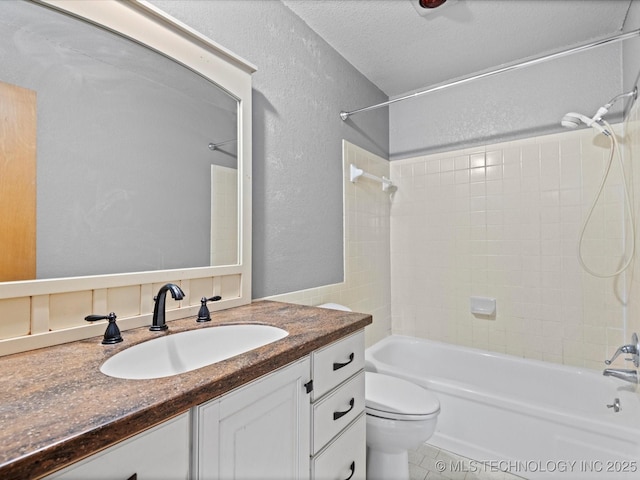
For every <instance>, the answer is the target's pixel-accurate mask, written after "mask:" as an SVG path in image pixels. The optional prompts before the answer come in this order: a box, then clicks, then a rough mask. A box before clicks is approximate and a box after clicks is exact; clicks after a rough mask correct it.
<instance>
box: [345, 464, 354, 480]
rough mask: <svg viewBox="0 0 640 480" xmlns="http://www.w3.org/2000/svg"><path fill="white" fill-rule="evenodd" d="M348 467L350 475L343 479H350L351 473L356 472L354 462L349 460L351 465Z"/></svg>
mask: <svg viewBox="0 0 640 480" xmlns="http://www.w3.org/2000/svg"><path fill="white" fill-rule="evenodd" d="M349 469H350V470H351V475H349V476H348V477H347V478H345V479H344V480H351V477H353V475H354V474H355V473H356V462H351V466H350V467H349Z"/></svg>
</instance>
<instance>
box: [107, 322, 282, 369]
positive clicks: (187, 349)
mask: <svg viewBox="0 0 640 480" xmlns="http://www.w3.org/2000/svg"><path fill="white" fill-rule="evenodd" d="M287 335H289V333H288V332H287V331H286V330H282V329H281V328H277V327H271V326H269V325H251V324H247V325H223V326H220V327H210V328H200V329H197V330H190V331H188V332H181V333H176V334H173V335H167V336H164V337H160V338H156V339H153V340H149V341H148V342H144V343H140V344H138V345H134V346H133V347H130V348H127V349H126V350H123V351H122V352H120V353H117V354H116V355H114V356H113V357H111V358H110V359H109V360H107V361H106V362H104V363H103V364H102V366H101V367H100V371H101V372H102V373H104V374H105V375H109V376H110V377H117V378H127V379H134V380H135V379H137V380H140V379H150V378H161V377H169V376H171V375H177V374H179V373H185V372H189V371H191V370H195V369H196V368H200V367H204V366H206V365H211V364H213V363H216V362H219V361H221V360H224V359H226V358H230V357H233V356H235V355H239V354H241V353H244V352H248V351H249V350H253V349H254V348H258V347H261V346H263V345H267V344H269V343H272V342H275V341H276V340H279V339H281V338H284V337H286V336H287Z"/></svg>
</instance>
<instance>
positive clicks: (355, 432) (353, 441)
mask: <svg viewBox="0 0 640 480" xmlns="http://www.w3.org/2000/svg"><path fill="white" fill-rule="evenodd" d="M365 425H366V419H365V414H364V413H363V414H361V415H360V417H359V418H358V419H357V420H356V421H355V422H353V424H352V425H351V426H350V427H349V428H347V429H346V430H345V431H344V432H343V433H342V434H341V435H340V436H339V437H338V438H336V439H335V441H333V443H331V444H329V446H328V447H327V448H326V449H325V450H323V451H322V452H321V453H320V454H319V455H317V456H316V457H315V458H314V459H313V461H312V462H313V463H312V465H311V477H312V478H313V479H315V480H347V479H349V480H365V477H366V461H367V447H366V442H365V435H366V426H365Z"/></svg>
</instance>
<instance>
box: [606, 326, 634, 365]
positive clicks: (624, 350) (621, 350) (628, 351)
mask: <svg viewBox="0 0 640 480" xmlns="http://www.w3.org/2000/svg"><path fill="white" fill-rule="evenodd" d="M623 353H626V354H629V355H631V358H627V360H629V361H632V362H633V364H634V365H635V366H636V368H637V367H640V343H638V335H637V334H635V333H634V334H633V335H632V336H631V344H630V345H623V346H622V347H620V348H618V350H616V353H614V354H613V357H611V360H605V361H604V363H605V365H611V364H612V363H613V361H614V360H615V359H616V358H618V356H619V355H621V354H623ZM605 371H606V370H605Z"/></svg>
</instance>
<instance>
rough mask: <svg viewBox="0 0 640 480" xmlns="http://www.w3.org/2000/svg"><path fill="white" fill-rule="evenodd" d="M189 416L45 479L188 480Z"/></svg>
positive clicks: (154, 429)
mask: <svg viewBox="0 0 640 480" xmlns="http://www.w3.org/2000/svg"><path fill="white" fill-rule="evenodd" d="M190 433H191V432H190V429H189V414H188V413H184V414H182V415H180V416H178V417H176V418H174V419H172V420H168V421H167V422H164V423H162V424H161V425H158V426H157V427H154V428H152V429H150V430H147V431H145V432H142V433H140V434H138V435H136V436H135V437H132V438H130V439H129V440H125V441H124V442H120V443H118V444H117V445H114V446H113V447H110V448H108V449H107V450H105V451H104V452H100V453H96V454H95V455H92V456H91V457H89V458H87V459H85V460H83V461H81V462H78V463H76V464H74V465H72V466H70V467H68V468H66V469H64V470H62V471H60V472H57V473H55V474H53V475H51V476H49V477H46V478H47V480H53V479H56V480H87V479H91V480H95V479H104V480H107V479H108V480H128V479H131V478H136V479H137V480H162V479H166V480H180V479H184V480H186V479H188V478H189V458H190V455H189V443H190V442H189V438H190Z"/></svg>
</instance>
